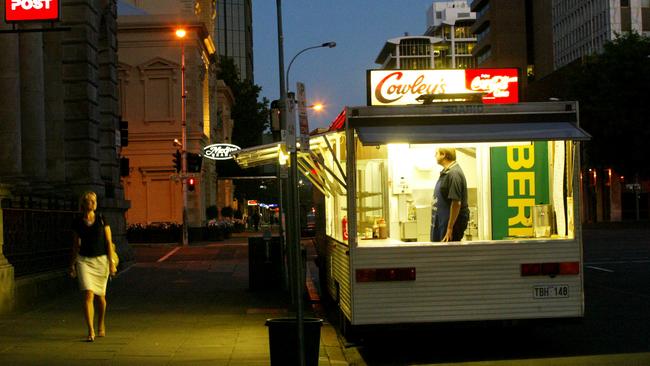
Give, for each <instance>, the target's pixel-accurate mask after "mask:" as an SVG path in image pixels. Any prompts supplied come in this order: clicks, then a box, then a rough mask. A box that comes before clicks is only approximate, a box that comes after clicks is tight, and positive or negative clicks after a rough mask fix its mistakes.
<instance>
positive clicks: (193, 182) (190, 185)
mask: <svg viewBox="0 0 650 366" xmlns="http://www.w3.org/2000/svg"><path fill="white" fill-rule="evenodd" d="M195 186H196V179H194V177H190V178H188V179H187V190H188V191H190V192H194V188H195Z"/></svg>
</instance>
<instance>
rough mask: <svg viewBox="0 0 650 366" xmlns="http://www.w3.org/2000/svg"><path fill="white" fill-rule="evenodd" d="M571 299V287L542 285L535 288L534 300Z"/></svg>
mask: <svg viewBox="0 0 650 366" xmlns="http://www.w3.org/2000/svg"><path fill="white" fill-rule="evenodd" d="M562 297H569V285H541V286H533V298H535V299H554V298H562Z"/></svg>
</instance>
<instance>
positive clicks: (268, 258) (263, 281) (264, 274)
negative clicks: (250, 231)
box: [248, 236, 284, 290]
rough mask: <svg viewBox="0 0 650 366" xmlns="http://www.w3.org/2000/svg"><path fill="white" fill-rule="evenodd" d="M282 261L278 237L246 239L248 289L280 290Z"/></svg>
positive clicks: (282, 269) (282, 276) (282, 277)
mask: <svg viewBox="0 0 650 366" xmlns="http://www.w3.org/2000/svg"><path fill="white" fill-rule="evenodd" d="M283 273H284V261H283V260H282V246H281V241H280V237H278V236H274V237H271V236H269V237H250V238H248V288H249V289H251V290H272V289H273V290H277V289H282V287H283V286H282V285H283V283H284V280H283V279H284V275H283Z"/></svg>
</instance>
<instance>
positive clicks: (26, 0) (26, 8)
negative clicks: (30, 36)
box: [5, 0, 60, 22]
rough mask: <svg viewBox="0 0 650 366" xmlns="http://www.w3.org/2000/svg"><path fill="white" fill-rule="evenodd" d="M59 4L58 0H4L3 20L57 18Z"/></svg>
mask: <svg viewBox="0 0 650 366" xmlns="http://www.w3.org/2000/svg"><path fill="white" fill-rule="evenodd" d="M59 5H60V2H59V0H5V20H6V21H7V22H21V21H31V20H58V19H59V15H60V11H59V10H60V7H59Z"/></svg>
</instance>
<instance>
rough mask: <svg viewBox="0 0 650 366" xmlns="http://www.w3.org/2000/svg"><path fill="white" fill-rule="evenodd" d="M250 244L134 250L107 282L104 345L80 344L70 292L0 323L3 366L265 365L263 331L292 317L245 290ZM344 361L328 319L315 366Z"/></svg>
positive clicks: (280, 298) (261, 294) (80, 323)
mask: <svg viewBox="0 0 650 366" xmlns="http://www.w3.org/2000/svg"><path fill="white" fill-rule="evenodd" d="M253 235H261V233H259V234H253ZM247 240H248V238H247V235H238V236H234V237H233V238H231V239H228V240H226V241H222V242H215V243H201V244H200V245H191V246H189V247H185V248H180V249H176V248H177V247H174V246H168V245H143V246H139V245H134V247H135V253H136V258H138V261H137V263H135V264H134V265H132V266H130V267H129V268H128V269H126V270H124V271H122V272H121V273H120V274H119V276H118V277H117V278H115V279H114V280H112V281H111V282H110V283H109V290H108V294H107V299H108V314H107V321H106V322H107V324H106V327H107V336H106V337H105V338H97V339H96V340H95V342H93V343H87V342H84V340H85V334H86V330H85V325H84V320H83V313H82V308H81V297H80V294H79V292H78V291H69V292H66V293H62V294H61V295H60V296H57V297H56V298H54V299H52V300H51V301H48V302H44V303H42V304H37V305H35V306H34V307H33V308H32V309H31V310H29V311H26V312H19V313H14V314H11V315H6V316H0V364H3V365H41V364H47V365H88V364H100V365H161V364H162V365H175V364H188V365H201V364H206V365H207V364H209V365H226V366H227V365H232V366H237V365H269V364H270V356H269V344H268V329H267V327H266V326H265V324H264V323H265V320H266V319H268V318H274V317H284V316H290V314H289V313H288V310H287V308H288V304H287V302H286V298H287V295H286V294H284V293H282V291H265V290H262V291H249V290H248V256H247V251H248V247H247ZM172 251H173V254H171V255H168V254H169V253H170V252H172ZM167 255H168V256H167ZM72 287H76V283H75V282H72V280H71V288H72ZM305 316H314V314H313V312H312V311H311V310H309V309H307V310H306V313H305ZM344 354H345V350H344V348H343V345H342V343H341V342H340V341H339V338H338V336H337V333H336V331H335V329H334V328H333V327H332V326H331V325H330V324H329V323H328V322H327V319H325V323H324V326H323V327H322V329H321V343H320V356H319V363H318V364H319V366H326V365H348V362H346V360H345V356H344Z"/></svg>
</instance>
